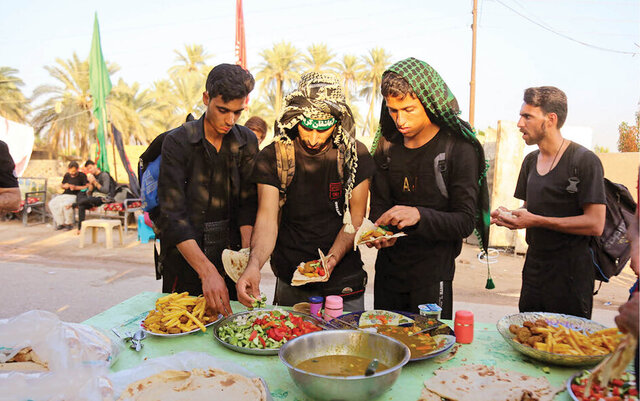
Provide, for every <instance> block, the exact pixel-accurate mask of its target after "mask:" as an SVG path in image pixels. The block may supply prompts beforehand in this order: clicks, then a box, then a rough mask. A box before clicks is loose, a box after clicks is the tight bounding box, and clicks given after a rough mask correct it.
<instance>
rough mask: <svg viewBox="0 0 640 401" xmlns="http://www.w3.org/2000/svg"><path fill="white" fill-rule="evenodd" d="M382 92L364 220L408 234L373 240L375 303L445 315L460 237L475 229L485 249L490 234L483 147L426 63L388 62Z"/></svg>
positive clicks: (448, 316) (449, 309)
mask: <svg viewBox="0 0 640 401" xmlns="http://www.w3.org/2000/svg"><path fill="white" fill-rule="evenodd" d="M382 95H383V96H384V101H383V103H382V110H381V113H380V126H379V128H378V132H377V133H376V137H375V139H374V144H373V147H372V153H374V160H375V161H376V165H377V167H378V169H377V172H376V175H375V176H374V179H373V181H372V188H371V213H370V218H371V220H375V222H376V224H377V225H386V226H395V227H396V229H397V230H402V231H404V232H405V233H406V234H407V236H406V237H400V238H394V239H391V240H378V241H376V242H375V243H374V244H373V246H375V247H376V248H378V249H380V251H379V252H378V257H377V260H376V279H375V290H374V303H375V308H376V309H378V308H381V309H388V310H407V311H414V312H418V305H419V304H423V303H436V304H438V305H440V306H441V307H442V309H443V311H442V315H441V316H442V317H443V318H445V319H451V317H452V304H453V294H452V281H453V276H454V272H455V258H456V256H458V255H459V254H460V250H461V246H462V239H463V238H465V237H467V236H468V235H469V234H471V232H472V231H473V229H474V228H476V230H477V234H478V238H479V239H480V242H481V246H482V247H483V248H485V249H486V245H487V240H488V237H489V220H490V218H489V199H488V198H489V197H488V190H487V184H486V161H485V159H484V151H483V149H482V146H481V144H480V143H479V142H478V140H477V138H476V136H475V133H474V131H473V129H472V128H471V127H470V126H469V124H468V123H467V122H465V121H463V120H461V119H460V118H459V117H458V114H459V113H460V111H459V108H458V103H457V101H456V98H455V97H454V96H453V94H452V93H451V91H450V90H449V88H448V87H447V85H446V83H445V82H444V81H443V80H442V78H441V77H440V75H439V74H438V73H437V72H436V71H435V70H434V69H433V68H431V66H429V65H428V64H427V63H425V62H423V61H420V60H417V59H415V58H408V59H406V60H402V61H400V62H398V63H396V64H394V65H393V66H391V67H390V68H389V69H388V70H387V71H386V72H385V73H384V75H383V77H382ZM487 288H493V282H492V281H490V282H488V283H487Z"/></svg>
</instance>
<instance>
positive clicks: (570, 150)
mask: <svg viewBox="0 0 640 401" xmlns="http://www.w3.org/2000/svg"><path fill="white" fill-rule="evenodd" d="M566 117H567V97H566V95H565V94H564V92H562V91H561V90H560V89H558V88H555V87H553V86H541V87H537V88H529V89H527V90H525V92H524V103H523V104H522V108H521V109H520V120H518V128H520V132H522V138H523V139H524V141H525V143H526V144H527V145H538V149H539V150H537V151H534V152H531V153H529V154H528V155H527V156H526V157H525V159H524V161H523V162H522V167H521V168H520V176H519V177H518V183H517V185H516V191H515V195H514V196H515V197H516V198H518V199H522V200H523V201H524V205H523V206H522V208H520V209H516V210H511V211H510V210H508V209H506V208H504V207H502V206H501V207H499V208H498V209H496V210H494V211H493V212H491V222H492V223H495V224H497V225H499V226H503V227H507V228H510V229H512V230H516V229H520V228H526V229H527V234H526V239H527V244H528V245H529V249H528V250H527V258H526V260H525V263H524V268H523V271H522V289H521V291H520V302H519V307H520V311H521V312H556V313H565V314H569V315H574V316H581V317H586V318H590V317H591V310H592V307H593V287H594V279H595V271H594V268H593V262H592V259H591V254H590V250H589V240H590V236H592V235H593V236H598V235H601V234H602V230H603V229H604V220H605V213H606V206H605V193H604V179H603V175H604V172H603V169H602V164H601V163H600V159H598V157H597V156H596V155H595V154H594V153H593V152H591V151H589V150H587V149H584V148H582V146H580V145H578V144H577V143H573V142H571V141H569V140H566V139H564V138H563V137H562V134H561V133H560V128H562V125H563V124H564V121H565V119H566ZM580 148H582V149H580ZM578 153H580V156H579V157H578ZM576 170H577V171H576ZM576 172H577V175H576Z"/></svg>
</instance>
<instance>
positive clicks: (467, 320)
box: [454, 310, 473, 344]
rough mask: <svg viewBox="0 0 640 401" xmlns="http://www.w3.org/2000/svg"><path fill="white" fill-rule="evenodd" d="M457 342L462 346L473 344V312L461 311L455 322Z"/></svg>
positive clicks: (457, 314)
mask: <svg viewBox="0 0 640 401" xmlns="http://www.w3.org/2000/svg"><path fill="white" fill-rule="evenodd" d="M454 332H455V334H456V341H457V342H459V343H460V344H471V342H472V341H473V312H471V311H468V310H459V311H457V312H456V318H455V321H454Z"/></svg>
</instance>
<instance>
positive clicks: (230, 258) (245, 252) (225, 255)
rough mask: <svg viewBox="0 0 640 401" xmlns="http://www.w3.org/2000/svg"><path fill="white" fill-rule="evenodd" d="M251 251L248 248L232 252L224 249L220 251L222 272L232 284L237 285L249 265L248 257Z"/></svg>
mask: <svg viewBox="0 0 640 401" xmlns="http://www.w3.org/2000/svg"><path fill="white" fill-rule="evenodd" d="M250 254H251V251H250V249H249V248H242V249H241V250H239V251H232V250H231V249H225V250H224V251H222V266H224V271H225V272H227V275H228V276H229V278H231V280H233V282H234V283H237V282H238V280H239V279H240V276H242V273H244V271H245V269H246V268H247V264H249V255H250Z"/></svg>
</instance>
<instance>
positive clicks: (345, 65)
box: [338, 54, 364, 103]
mask: <svg viewBox="0 0 640 401" xmlns="http://www.w3.org/2000/svg"><path fill="white" fill-rule="evenodd" d="M338 71H339V72H340V77H341V78H342V85H343V86H344V97H345V98H346V99H347V103H351V94H352V93H354V92H357V91H358V85H359V84H360V82H361V81H362V78H363V74H364V64H362V63H360V62H359V61H358V57H356V56H354V55H353V54H345V55H344V56H343V57H342V63H341V64H339V66H338Z"/></svg>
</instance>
